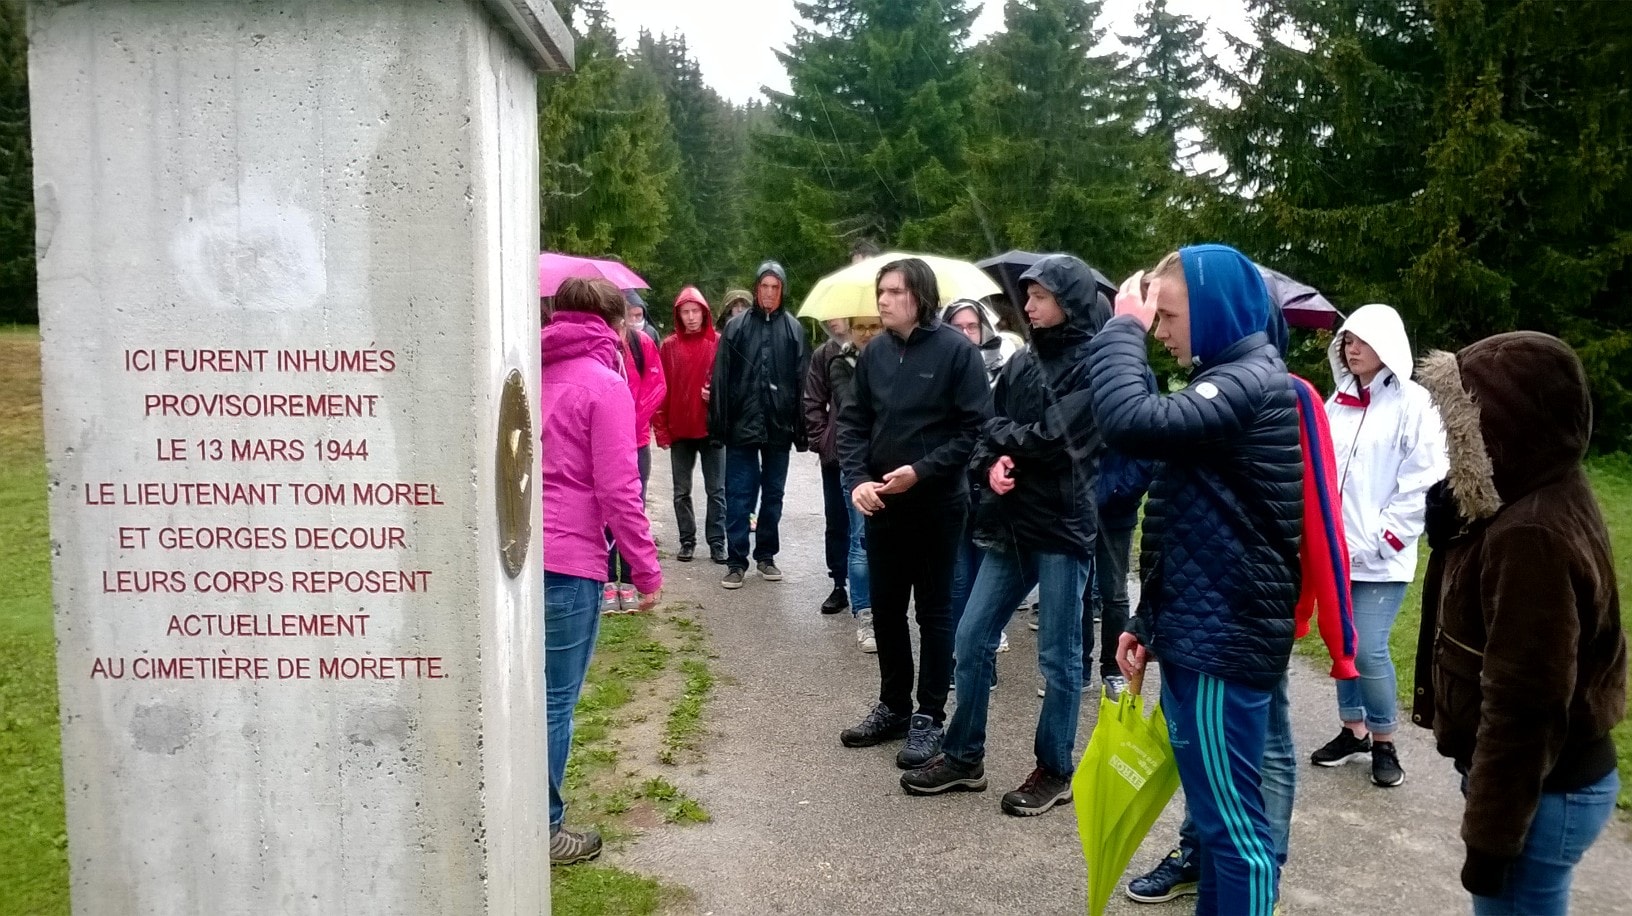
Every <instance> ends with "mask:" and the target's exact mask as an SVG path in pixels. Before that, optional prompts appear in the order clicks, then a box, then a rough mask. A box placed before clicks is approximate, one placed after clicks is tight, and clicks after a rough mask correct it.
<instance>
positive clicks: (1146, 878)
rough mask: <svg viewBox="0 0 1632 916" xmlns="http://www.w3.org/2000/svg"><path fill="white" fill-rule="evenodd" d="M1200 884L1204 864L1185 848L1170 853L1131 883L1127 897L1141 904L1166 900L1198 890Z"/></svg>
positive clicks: (1129, 883) (1164, 901)
mask: <svg viewBox="0 0 1632 916" xmlns="http://www.w3.org/2000/svg"><path fill="white" fill-rule="evenodd" d="M1200 886H1201V863H1200V862H1198V861H1196V856H1195V855H1194V854H1192V853H1191V852H1190V851H1189V850H1186V849H1184V848H1182V847H1180V848H1175V849H1174V850H1173V851H1171V852H1169V853H1168V854H1167V855H1166V856H1165V857H1164V858H1163V859H1162V861H1160V862H1158V863H1156V867H1155V868H1153V869H1151V870H1150V871H1148V872H1145V873H1144V874H1143V875H1140V876H1139V877H1137V878H1134V879H1133V880H1132V881H1129V882H1128V899H1129V900H1133V901H1136V902H1138V903H1166V902H1168V901H1169V900H1177V899H1179V898H1180V897H1184V896H1186V895H1190V894H1194V893H1196V889H1197V888H1198V887H1200Z"/></svg>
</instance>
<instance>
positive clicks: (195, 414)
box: [29, 0, 572, 916]
mask: <svg viewBox="0 0 1632 916" xmlns="http://www.w3.org/2000/svg"><path fill="white" fill-rule="evenodd" d="M29 36H30V52H29V53H30V58H29V62H30V83H31V92H32V94H33V102H32V117H33V130H34V149H35V153H34V163H35V171H34V174H35V193H36V201H37V209H38V226H39V229H38V254H39V289H40V317H41V336H42V339H43V361H44V366H43V371H44V387H45V413H46V452H47V462H48V468H49V487H50V491H51V492H50V507H51V537H52V555H53V592H54V600H55V604H56V620H57V637H58V677H59V684H60V688H61V718H62V745H63V761H64V770H65V776H66V788H67V804H68V836H69V846H68V855H69V859H70V867H71V882H72V899H73V907H74V910H75V912H76V913H84V914H90V913H120V914H124V913H154V914H166V916H169V914H183V913H209V914H224V913H245V914H251V913H253V914H261V913H274V912H276V913H369V914H377V913H380V914H383V913H528V914H535V913H540V912H546V911H547V910H548V906H549V900H548V874H549V868H548V845H549V837H548V832H549V827H548V823H547V821H548V817H547V813H546V796H547V788H546V777H545V755H544V727H543V726H544V705H543V651H542V649H543V646H542V641H543V637H542V632H543V627H542V620H541V600H540V594H539V591H540V588H541V581H542V571H541V568H540V565H539V561H538V556H539V537H538V536H537V531H538V528H539V515H538V512H539V507H538V496H537V489H536V486H535V485H534V482H535V481H536V479H537V460H536V457H535V449H534V444H535V439H534V436H535V435H536V433H535V431H534V428H533V426H534V424H533V422H532V418H533V416H534V412H535V410H536V395H537V390H538V344H537V341H538V299H537V270H536V259H537V255H538V228H539V213H538V192H537V180H538V179H537V175H538V159H537V156H538V153H537V121H536V76H535V72H536V71H537V70H541V69H548V70H559V69H564V68H567V67H570V65H571V54H572V48H571V38H570V35H569V33H568V32H567V31H566V29H565V27H564V26H563V25H562V23H561V21H560V19H559V17H557V16H556V14H555V12H554V11H553V8H552V7H551V6H550V4H549V3H548V2H547V0H487V2H478V0H445V2H435V0H368V2H363V0H354V2H352V0H333V2H317V0H310V2H300V0H266V2H236V0H218V2H128V0H127V2H113V0H80V2H69V0H40V2H35V3H31V4H30V23H29Z"/></svg>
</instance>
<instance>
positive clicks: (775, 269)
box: [754, 261, 788, 294]
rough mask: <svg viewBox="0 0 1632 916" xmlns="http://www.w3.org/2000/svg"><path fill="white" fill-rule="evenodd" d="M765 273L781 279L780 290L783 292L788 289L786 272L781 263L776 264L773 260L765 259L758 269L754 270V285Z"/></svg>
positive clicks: (757, 283) (756, 284) (763, 277)
mask: <svg viewBox="0 0 1632 916" xmlns="http://www.w3.org/2000/svg"><path fill="white" fill-rule="evenodd" d="M766 274H771V275H773V276H775V277H776V278H777V279H778V280H781V281H782V292H783V293H784V294H786V293H787V290H788V272H787V271H786V270H784V269H783V268H782V265H781V264H778V263H777V262H775V261H766V262H764V263H763V264H760V265H759V269H758V270H756V271H754V285H755V286H758V285H759V281H761V280H763V279H765V275H766Z"/></svg>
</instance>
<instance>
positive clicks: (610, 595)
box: [601, 582, 619, 614]
mask: <svg viewBox="0 0 1632 916" xmlns="http://www.w3.org/2000/svg"><path fill="white" fill-rule="evenodd" d="M618 611H619V608H618V587H617V586H616V585H613V584H612V583H610V582H608V583H607V584H606V585H603V586H601V613H602V614H616V613H617V612H618Z"/></svg>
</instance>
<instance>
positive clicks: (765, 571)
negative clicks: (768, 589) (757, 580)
mask: <svg viewBox="0 0 1632 916" xmlns="http://www.w3.org/2000/svg"><path fill="white" fill-rule="evenodd" d="M759 574H760V575H761V576H762V577H764V579H765V581H766V582H781V581H782V570H780V569H777V568H776V564H775V563H772V562H771V561H770V560H761V561H760V562H759Z"/></svg>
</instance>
